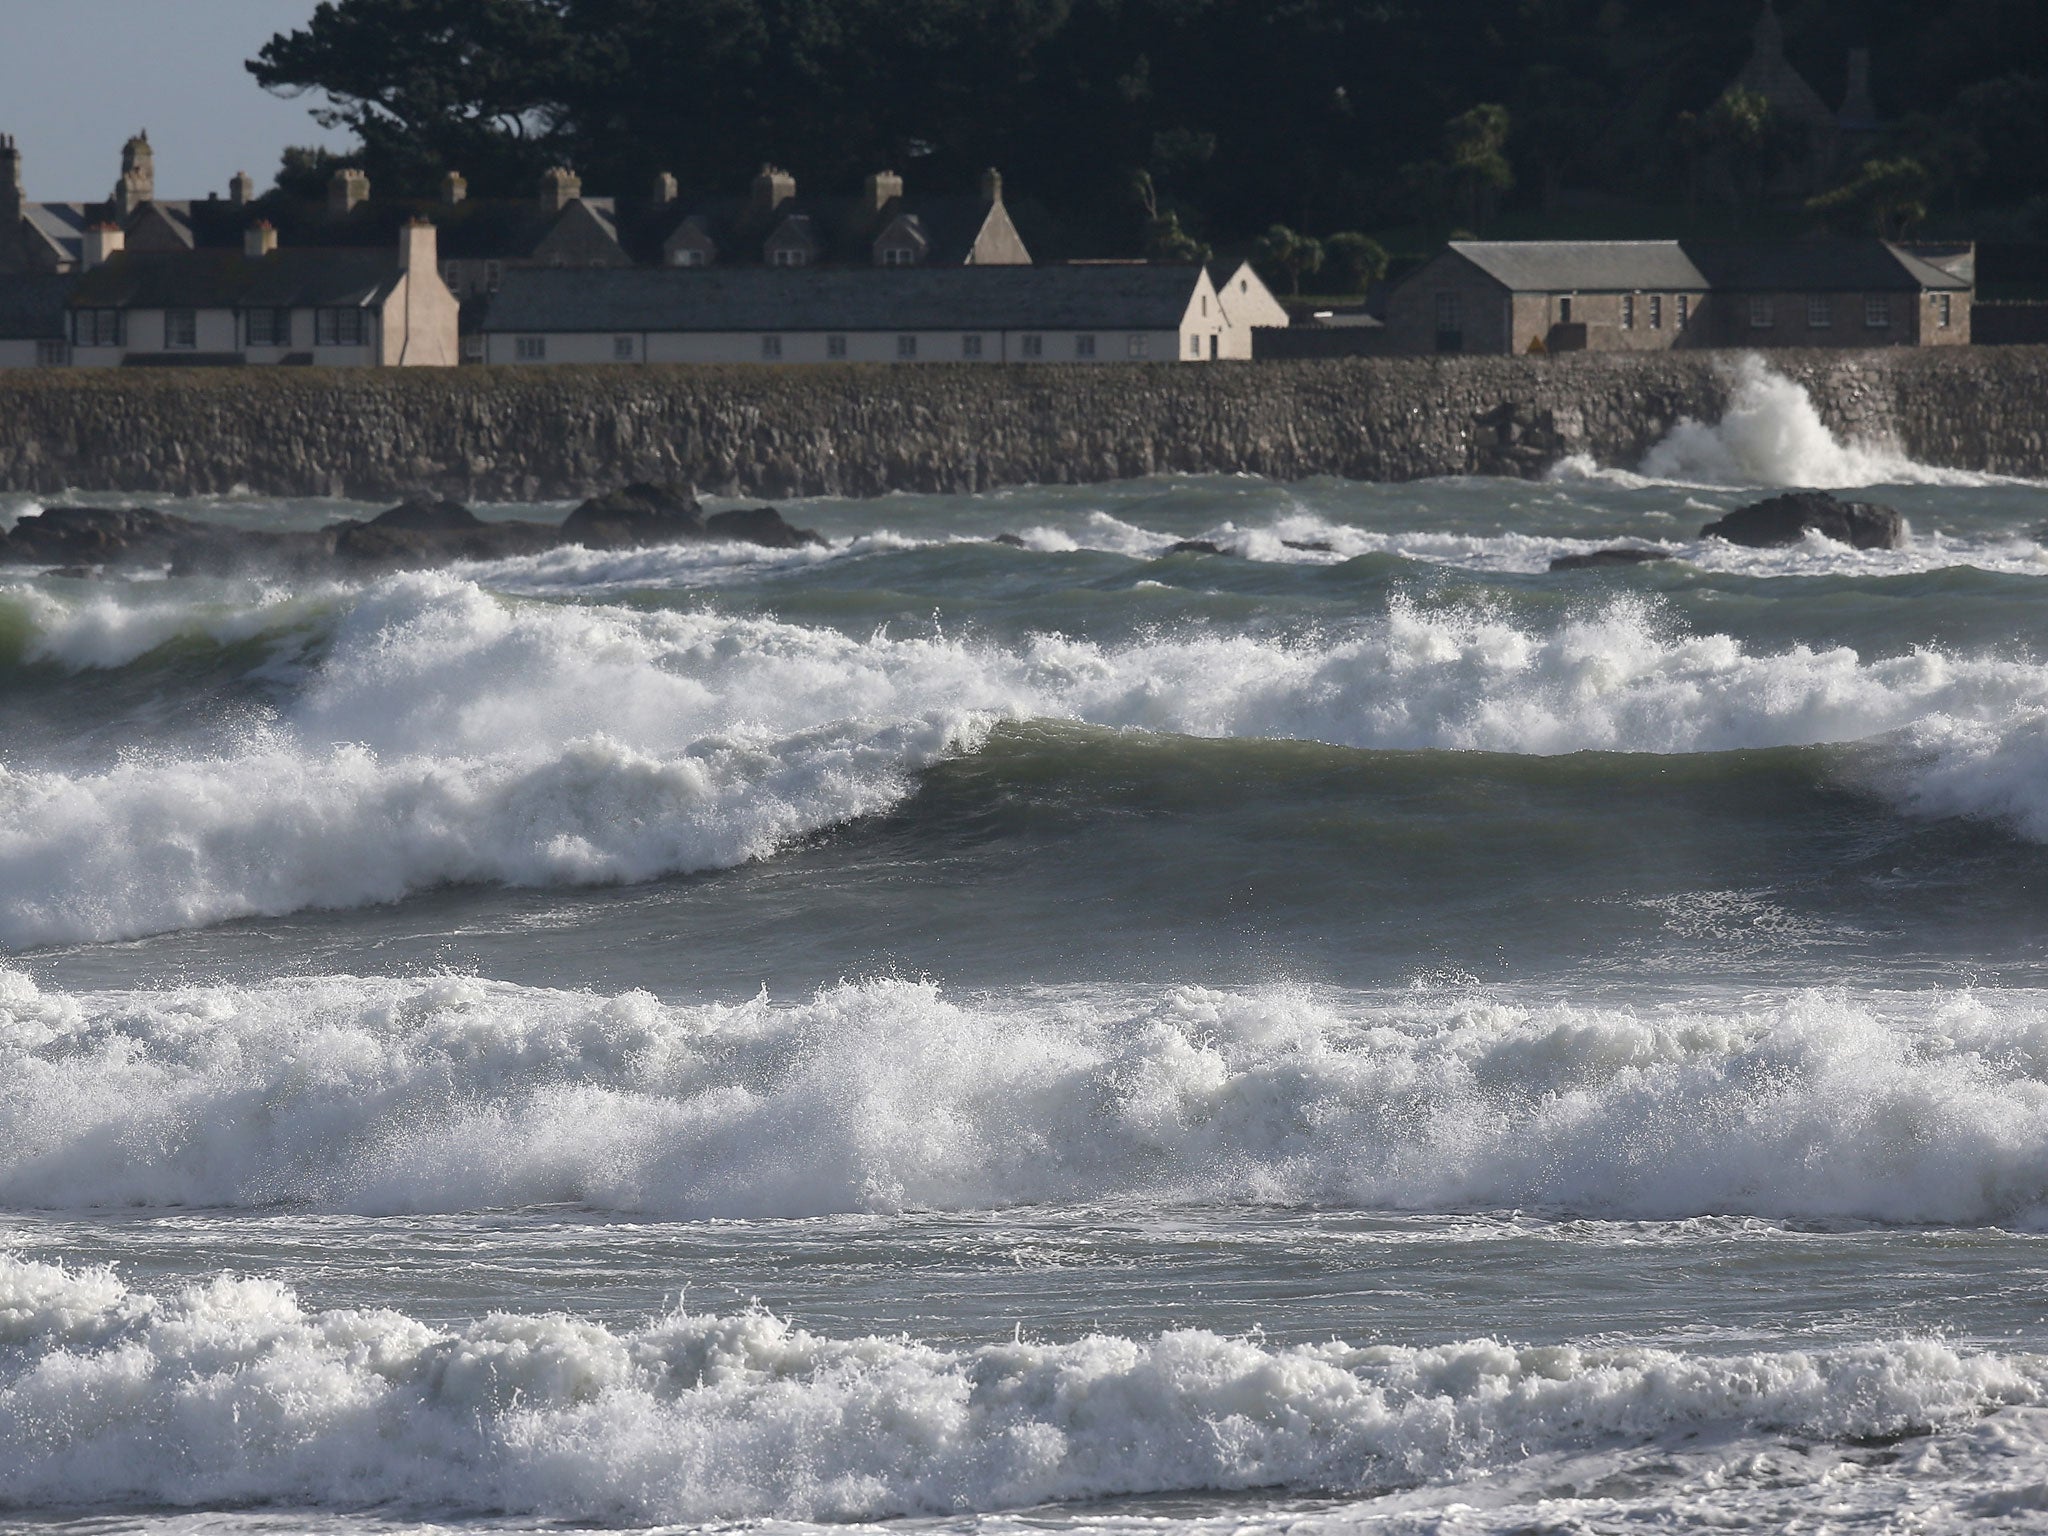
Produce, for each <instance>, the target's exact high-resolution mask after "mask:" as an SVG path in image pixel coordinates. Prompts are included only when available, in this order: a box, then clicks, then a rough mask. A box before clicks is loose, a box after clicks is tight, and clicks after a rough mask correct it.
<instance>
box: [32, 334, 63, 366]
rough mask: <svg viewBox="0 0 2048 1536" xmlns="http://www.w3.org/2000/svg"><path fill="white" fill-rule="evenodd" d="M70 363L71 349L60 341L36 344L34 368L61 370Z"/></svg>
mask: <svg viewBox="0 0 2048 1536" xmlns="http://www.w3.org/2000/svg"><path fill="white" fill-rule="evenodd" d="M70 361H71V348H70V347H68V346H67V345H65V343H64V342H63V341H61V340H57V339H54V338H52V339H50V340H47V341H39V342H37V343H36V366H37V367H39V368H62V367H63V366H64V365H65V364H66V363H68V362H70Z"/></svg>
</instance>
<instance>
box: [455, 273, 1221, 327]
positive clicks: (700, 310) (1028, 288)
mask: <svg viewBox="0 0 2048 1536" xmlns="http://www.w3.org/2000/svg"><path fill="white" fill-rule="evenodd" d="M1200 278H1201V272H1200V269H1199V268H1196V267H1182V266H1144V265H1130V266H1121V265H1119V266H1100V267H1094V266H1074V267H894V268H876V267H797V268H780V269H777V268H769V267H737V268H726V267H706V268H674V267H670V268H656V269H652V270H650V269H646V268H616V269H610V270H599V269H577V268H547V267H536V268H515V269H513V270H511V271H508V272H507V273H506V274H505V277H504V283H503V286H501V287H500V288H499V290H498V292H497V293H496V294H494V295H492V297H491V300H490V304H489V306H488V308H487V309H486V310H485V311H484V316H483V319H482V322H481V325H480V327H479V328H480V329H482V330H484V331H487V332H496V333H504V332H510V331H518V332H523V333H527V334H535V333H542V332H603V331H617V332H625V331H972V330H989V331H999V330H1043V331H1059V330H1080V331H1087V330H1125V331H1139V330H1142V331H1170V330H1177V329H1179V327H1180V322H1181V318H1182V317H1183V316H1184V315H1185V314H1186V313H1187V308H1188V305H1189V304H1190V303H1192V302H1193V300H1194V294H1195V286H1196V284H1197V283H1198V282H1199V281H1200Z"/></svg>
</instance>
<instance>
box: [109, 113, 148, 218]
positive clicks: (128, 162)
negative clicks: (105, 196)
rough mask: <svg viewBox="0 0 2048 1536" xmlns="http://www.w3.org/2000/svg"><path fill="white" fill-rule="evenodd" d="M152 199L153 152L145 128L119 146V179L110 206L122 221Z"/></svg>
mask: <svg viewBox="0 0 2048 1536" xmlns="http://www.w3.org/2000/svg"><path fill="white" fill-rule="evenodd" d="M155 199H156V151H155V150H153V149H151V148H150V147H149V130H148V129H147V128H145V129H143V130H142V131H141V132H140V133H138V134H136V135H135V137H134V138H132V139H130V140H129V141H128V142H127V143H126V144H123V145H122V146H121V179H120V180H119V181H118V182H116V183H115V184H114V198H113V202H114V207H115V208H116V209H118V210H119V211H120V214H121V217H122V218H124V219H125V218H126V217H127V216H128V215H129V214H131V213H133V212H134V211H135V210H136V209H138V208H140V207H141V206H142V205H143V204H144V203H148V202H153V201H155Z"/></svg>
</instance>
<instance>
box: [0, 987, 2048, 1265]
mask: <svg viewBox="0 0 2048 1536" xmlns="http://www.w3.org/2000/svg"><path fill="white" fill-rule="evenodd" d="M0 1066H4V1071H0V1202H4V1203H5V1204H6V1205H7V1206H10V1207H14V1208H38V1209H93V1208H106V1207H115V1208H118V1207H126V1206H155V1207H170V1206H198V1207H208V1208H246V1207H261V1206H271V1205H277V1204H285V1205H291V1206H297V1207H303V1208H310V1209H327V1210H343V1211H350V1212H358V1213H366V1214H387V1213H392V1212H407V1211H467V1210H478V1209H495V1208H500V1207H508V1206H531V1205H540V1204H550V1203H573V1204H579V1205H582V1206H585V1207H589V1208H594V1209H602V1210H609V1211H620V1212H631V1213H644V1214H649V1215H655V1216H662V1217H673V1218H679V1219H711V1218H756V1217H793V1216H810V1215H822V1214H835V1213H845V1212H858V1211H892V1210H897V1209H903V1208H919V1209H953V1210H963V1209H964V1210H982V1209H999V1208H1003V1207H1008V1206H1016V1205H1021V1204H1035V1203H1045V1202H1068V1203H1071V1202H1075V1201H1104V1200H1108V1201H1135V1202H1140V1203H1143V1204H1145V1205H1147V1206H1157V1205H1160V1204H1176V1203H1178V1204H1189V1203H1194V1204H1203V1203H1214V1202H1218V1201H1225V1202H1228V1201H1256V1202H1263V1203H1278V1204H1282V1205H1289V1206H1295V1205H1328V1206H1336V1207H1342V1208H1357V1207H1365V1208H1372V1209H1397V1210H1418V1211H1447V1210H1500V1209H1532V1208H1533V1209H1542V1210H1548V1211H1554V1212H1567V1213H1577V1214H1581V1215H1590V1216H1600V1217H1612V1218H1617V1219H1673V1218H1680V1217H1688V1216H1702V1215H1750V1216H1767V1217H1780V1218H1799V1219H1822V1218H1830V1219H1831V1218H1843V1219H1877V1220H1887V1221H1899V1222H1918V1223H1935V1224H1945V1225H1982V1224H2004V1225H2021V1226H2027V1227H2037V1226H2040V1225H2042V1224H2043V1223H2044V1221H2048V1003H2044V1001H2043V998H2042V996H2041V995H2040V994H2037V993H1995V992H1986V993H1972V992H1928V993H1900V994H1868V995H1851V994H1843V993H1839V992H1832V993H1830V992H1811V993H1791V994H1780V995H1777V996H1771V997H1763V998H1753V999H1749V1000H1746V1001H1745V1000H1739V999H1731V1000H1723V1001H1696V1002H1692V1003H1685V1004H1671V1005H1668V1006H1663V1007H1657V1008H1637V1009H1629V1008H1623V1007H1603V1006H1599V1005H1596V1004H1587V1003H1581V1004H1571V1003H1556V1004H1549V1005H1536V1004H1527V1003H1522V1002H1518V1001H1514V1000H1511V999H1503V998H1487V997H1483V996H1442V995H1435V994H1418V995H1414V996H1410V995H1407V994H1400V995H1395V996H1391V997H1389V996H1375V995H1360V994H1338V995H1326V994H1321V993H1317V992H1314V991H1310V990H1307V989H1302V988H1297V987H1287V986H1276V987H1273V988H1268V989H1262V990H1258V991H1252V992H1225V991H1216V990H1212V989H1207V988H1200V987H1179V988H1167V989H1163V990H1160V991H1156V992H1152V991H1148V992H1142V993H1137V994H1129V995H1107V994H1090V995H1078V996H1077V995H1062V994H1047V993H1036V992H1030V993H1022V994H1014V995H1010V996H1007V997H981V998H954V997H951V996H948V995H947V994H946V993H945V992H944V991H942V990H941V989H940V988H939V987H938V986H937V985H936V984H934V983H931V982H911V981H903V980H893V979H892V980H873V981H865V982H857V983H853V982H849V983H842V984H840V985H838V986H835V987H833V988H831V989H829V990H826V991H824V992H822V993H820V994H818V995H817V996H816V997H814V998H813V999H811V1000H810V1001H808V1002H790V1003H778V1002H774V1001H771V1000H770V999H768V998H766V997H760V998H755V999H753V1000H751V1001H748V1002H744V1003H737V1004H729V1005H728V1004H693V1005H681V1004H664V1003H661V1002H659V1001H657V1000H656V999H654V998H653V997H651V996H648V995H647V994H644V993H627V994H623V995H620V996H610V997H607V996H600V995H594V994H588V993H577V992H558V991H549V990H540V989H532V988H523V987H517V986H513V985H511V984H508V983H500V982H493V981H486V980H481V979H476V978H459V977H439V978H428V979H423V980H379V979H367V978H361V979H359V978H352V977H328V978H317V979H312V980H305V981H291V982H276V983H268V984H264V985H261V986H253V987H229V986H219V987H193V988H182V989H175V990H168V991H161V992H121V993H101V994H95V993H83V994H70V993H64V992H46V991H43V990H40V989H39V988H38V987H37V986H36V985H35V984H34V983H32V982H31V981H30V980H29V979H28V978H27V977H26V976H25V975H23V974H21V973H20V972H8V971H0Z"/></svg>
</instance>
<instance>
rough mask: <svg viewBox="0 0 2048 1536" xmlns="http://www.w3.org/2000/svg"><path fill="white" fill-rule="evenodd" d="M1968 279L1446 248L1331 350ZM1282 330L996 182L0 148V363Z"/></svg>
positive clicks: (1724, 335) (1811, 321)
mask: <svg viewBox="0 0 2048 1536" xmlns="http://www.w3.org/2000/svg"><path fill="white" fill-rule="evenodd" d="M664 210H665V211H664ZM10 214H11V215H12V222H11V223H10V222H9V215H10ZM630 231H637V234H631V235H630V237H629V233H628V232H630ZM634 245H637V246H638V248H639V251H640V253H641V255H643V256H644V255H648V254H650V253H652V255H653V257H654V259H653V260H651V261H639V260H636V259H635V255H634V252H633V250H631V249H629V246H634ZM491 252H496V253H497V254H495V255H493V254H489V253H491ZM1970 260H1971V253H1970V251H1969V249H1968V248H1967V247H1960V248H1953V249H1941V250H1936V249H1926V248H1906V247H1902V246H1897V245H1891V244H1887V243H1885V242H1881V241H1876V240H1860V241H1859V240H1838V241H1815V242H1793V243H1779V244H1774V245H1750V246H1696V245H1693V244H1689V243H1682V242H1676V241H1661V242H1660V241H1651V242H1584V243H1569V244H1567V243H1547V242H1457V243H1453V244H1452V245H1450V246H1449V247H1448V248H1447V249H1446V250H1445V251H1444V252H1443V253H1442V254H1441V255H1439V256H1438V257H1437V258H1436V259H1435V260H1434V261H1431V262H1429V263H1428V264H1426V265H1425V266H1424V267H1423V268H1422V269H1421V270H1419V271H1418V272H1417V273H1415V274H1414V275H1413V276H1412V277H1410V278H1409V279H1408V280H1407V281H1406V282H1405V283H1403V284H1402V285H1400V287H1398V288H1397V289H1396V290H1395V291H1394V292H1393V294H1392V295H1391V297H1390V299H1389V301H1388V304H1387V307H1386V316H1385V320H1384V323H1380V322H1377V321H1374V322H1370V323H1368V324H1365V325H1361V326H1358V327H1356V328H1354V329H1353V330H1352V331H1351V332H1350V333H1349V334H1348V335H1344V336H1341V337H1339V338H1337V339H1339V340H1341V341H1342V342H1343V343H1344V344H1345V347H1344V349H1346V350H1353V351H1380V352H1393V353H1411V354H1412V353H1429V352H1493V353H1500V352H1552V351H1570V350H1581V349H1594V350H1622V349H1647V348H1670V347H1714V346H1783V345H1807V346H1814V345H1824V346H1852V347H1858V346H1876V345H1901V344H1904V345H1942V344H1948V343H1959V342H1966V341H1968V340H1969V334H1970V301H1971V295H1972V287H1973V284H1972V275H1971V272H1970ZM1288 323H1289V316H1288V312H1287V310H1286V309H1285V307H1284V306H1282V305H1281V304H1279V303H1278V302H1277V301H1276V300H1275V299H1274V297H1273V295H1272V294H1271V292H1270V291H1268V289H1267V288H1266V286H1265V284H1264V283H1263V282H1261V281H1260V279H1259V277H1258V275H1257V274H1256V273H1255V272H1253V270H1252V269H1251V267H1250V266H1249V265H1248V264H1243V265H1239V266H1237V267H1235V268H1234V269H1226V268H1216V269H1213V270H1212V269H1208V268H1205V267H1202V266H1196V265H1171V264H1146V263H1135V262H1133V263H1123V262H1102V263H1072V264H1064V265H1037V264H1034V263H1033V262H1032V260H1031V257H1030V253H1029V251H1028V250H1027V249H1026V248H1025V246H1024V243H1023V240H1022V238H1021V237H1020V236H1019V235H1018V233H1017V230H1016V226H1015V224H1014V223H1013V222H1012V221H1011V219H1010V218H1009V216H1008V213H1007V211H1006V210H1005V208H1004V204H1003V191H1002V184H1001V178H1000V177H997V176H995V175H994V174H993V173H990V175H989V176H988V177H987V178H986V179H985V180H984V183H983V186H982V188H981V191H980V194H979V196H978V197H976V198H971V199H954V200H948V199H936V200H926V201H924V202H912V201H909V200H906V198H905V196H904V192H903V187H902V183H901V180H900V178H897V177H894V176H892V175H889V174H888V173H879V174H878V175H876V176H873V177H870V178H868V181H867V183H866V186H865V188H864V189H863V192H862V194H861V196H860V197H858V198H855V199H843V200H838V201H831V200H824V201H812V202H803V201H800V200H798V199H797V197H796V194H795V183H794V181H793V179H792V178H790V177H789V176H788V175H787V173H785V172H782V171H779V170H775V169H773V168H767V169H764V170H763V172H762V174H761V176H759V177H757V178H756V180H755V182H754V184H753V187H752V189H751V192H750V194H749V195H748V197H747V198H745V199H739V200H734V201H733V202H731V203H729V204H721V203H717V202H715V201H712V202H705V201H702V200H699V201H696V202H691V201H688V200H685V199H682V198H680V197H678V196H677V195H675V192H674V187H673V183H672V180H671V179H669V178H663V179H662V181H661V182H660V183H658V184H657V186H656V188H655V193H654V195H653V196H652V197H650V198H649V199H646V200H644V201H643V202H641V203H638V204H635V205H631V206H630V207H628V206H624V205H622V204H621V203H620V202H617V201H614V200H611V199H585V198H583V196H582V192H581V186H580V183H578V182H577V181H576V179H575V178H574V177H573V176H572V175H570V174H569V173H567V172H565V171H559V170H557V171H551V172H550V173H548V175H547V177H546V178H544V180H543V184H542V186H541V189H540V194H539V196H538V197H537V198H536V199H534V200H533V201H531V202H530V203H526V204H516V203H508V202H505V201H503V200H500V201H498V202H495V203H490V202H485V201H483V200H471V199H469V198H468V197H467V195H466V189H465V188H464V187H463V186H462V185H461V179H460V178H459V177H451V178H450V179H449V181H448V183H447V185H446V187H445V188H444V192H443V196H442V198H441V200H440V201H439V202H438V203H436V204H427V203H422V202H410V203H400V204H397V205H379V204H375V203H373V202H372V201H371V200H370V198H369V189H368V184H367V181H366V180H365V179H364V178H363V176H362V173H361V172H359V171H354V170H343V171H339V172H337V173H336V174H335V177H334V179H333V182H332V183H331V185H330V188H329V195H328V197H327V199H326V201H325V203H324V204H322V205H318V206H306V205H303V204H298V203H294V202H293V201H292V200H290V199H284V198H281V197H279V196H278V195H276V194H272V195H271V196H269V197H266V198H264V199H261V200H258V199H256V198H254V197H253V188H252V187H251V185H250V184H249V182H248V179H247V178H246V177H238V178H237V179H236V182H235V184H234V186H232V187H231V188H230V192H229V195H228V196H227V197H226V198H210V199H206V200H204V201H194V202H159V201H158V200H157V199H156V198H155V196H154V157H153V152H152V151H151V150H150V147H149V143H148V139H147V137H146V136H145V135H138V136H137V137H136V138H134V139H131V140H130V141H129V142H128V144H127V145H126V146H125V147H124V150H123V154H122V172H121V178H120V180H119V181H118V182H117V184H116V186H115V190H114V193H113V195H112V197H110V198H109V199H107V200H106V201H105V202H103V203H98V204H87V203H65V204H50V203H34V204H32V203H28V202H26V200H25V199H24V197H23V195H22V185H21V160H20V155H19V152H18V151H17V150H16V149H15V147H14V145H13V143H12V141H11V140H7V139H4V138H0V366H35V365H40V366H67V365H75V366H130V367H139V366H166V365H171V366H204V365H215V366H219V365H243V364H303V365H314V364H318V365H325V366H365V365H368V366H448V365H453V364H457V363H461V362H472V363H493V364H509V365H522V364H524V365H534V364H556V363H663V362H676V363H687V362H716V363H820V364H829V363H834V362H841V361H844V362H903V363H907V362H1007V363H1037V362H1068V363H1111V362H1155V363H1157V362H1168V361H1178V362H1212V361H1221V360H1225V359H1248V358H1251V357H1254V356H1258V355H1262V354H1263V353H1266V352H1268V351H1270V350H1278V349H1276V348H1272V347H1270V346H1269V345H1268V344H1269V343H1270V342H1271V341H1272V340H1273V339H1274V338H1276V337H1279V336H1281V335H1282V334H1283V333H1284V332H1285V328H1286V327H1287V326H1288ZM1312 331H1313V327H1309V328H1304V329H1302V330H1297V331H1295V332H1293V333H1291V336H1292V339H1294V340H1295V341H1298V342H1304V343H1313V342H1314V341H1315V340H1316V339H1317V338H1316V337H1315V336H1314V335H1313V334H1310V332H1312ZM1289 350H1295V349H1294V348H1290V349H1289Z"/></svg>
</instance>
